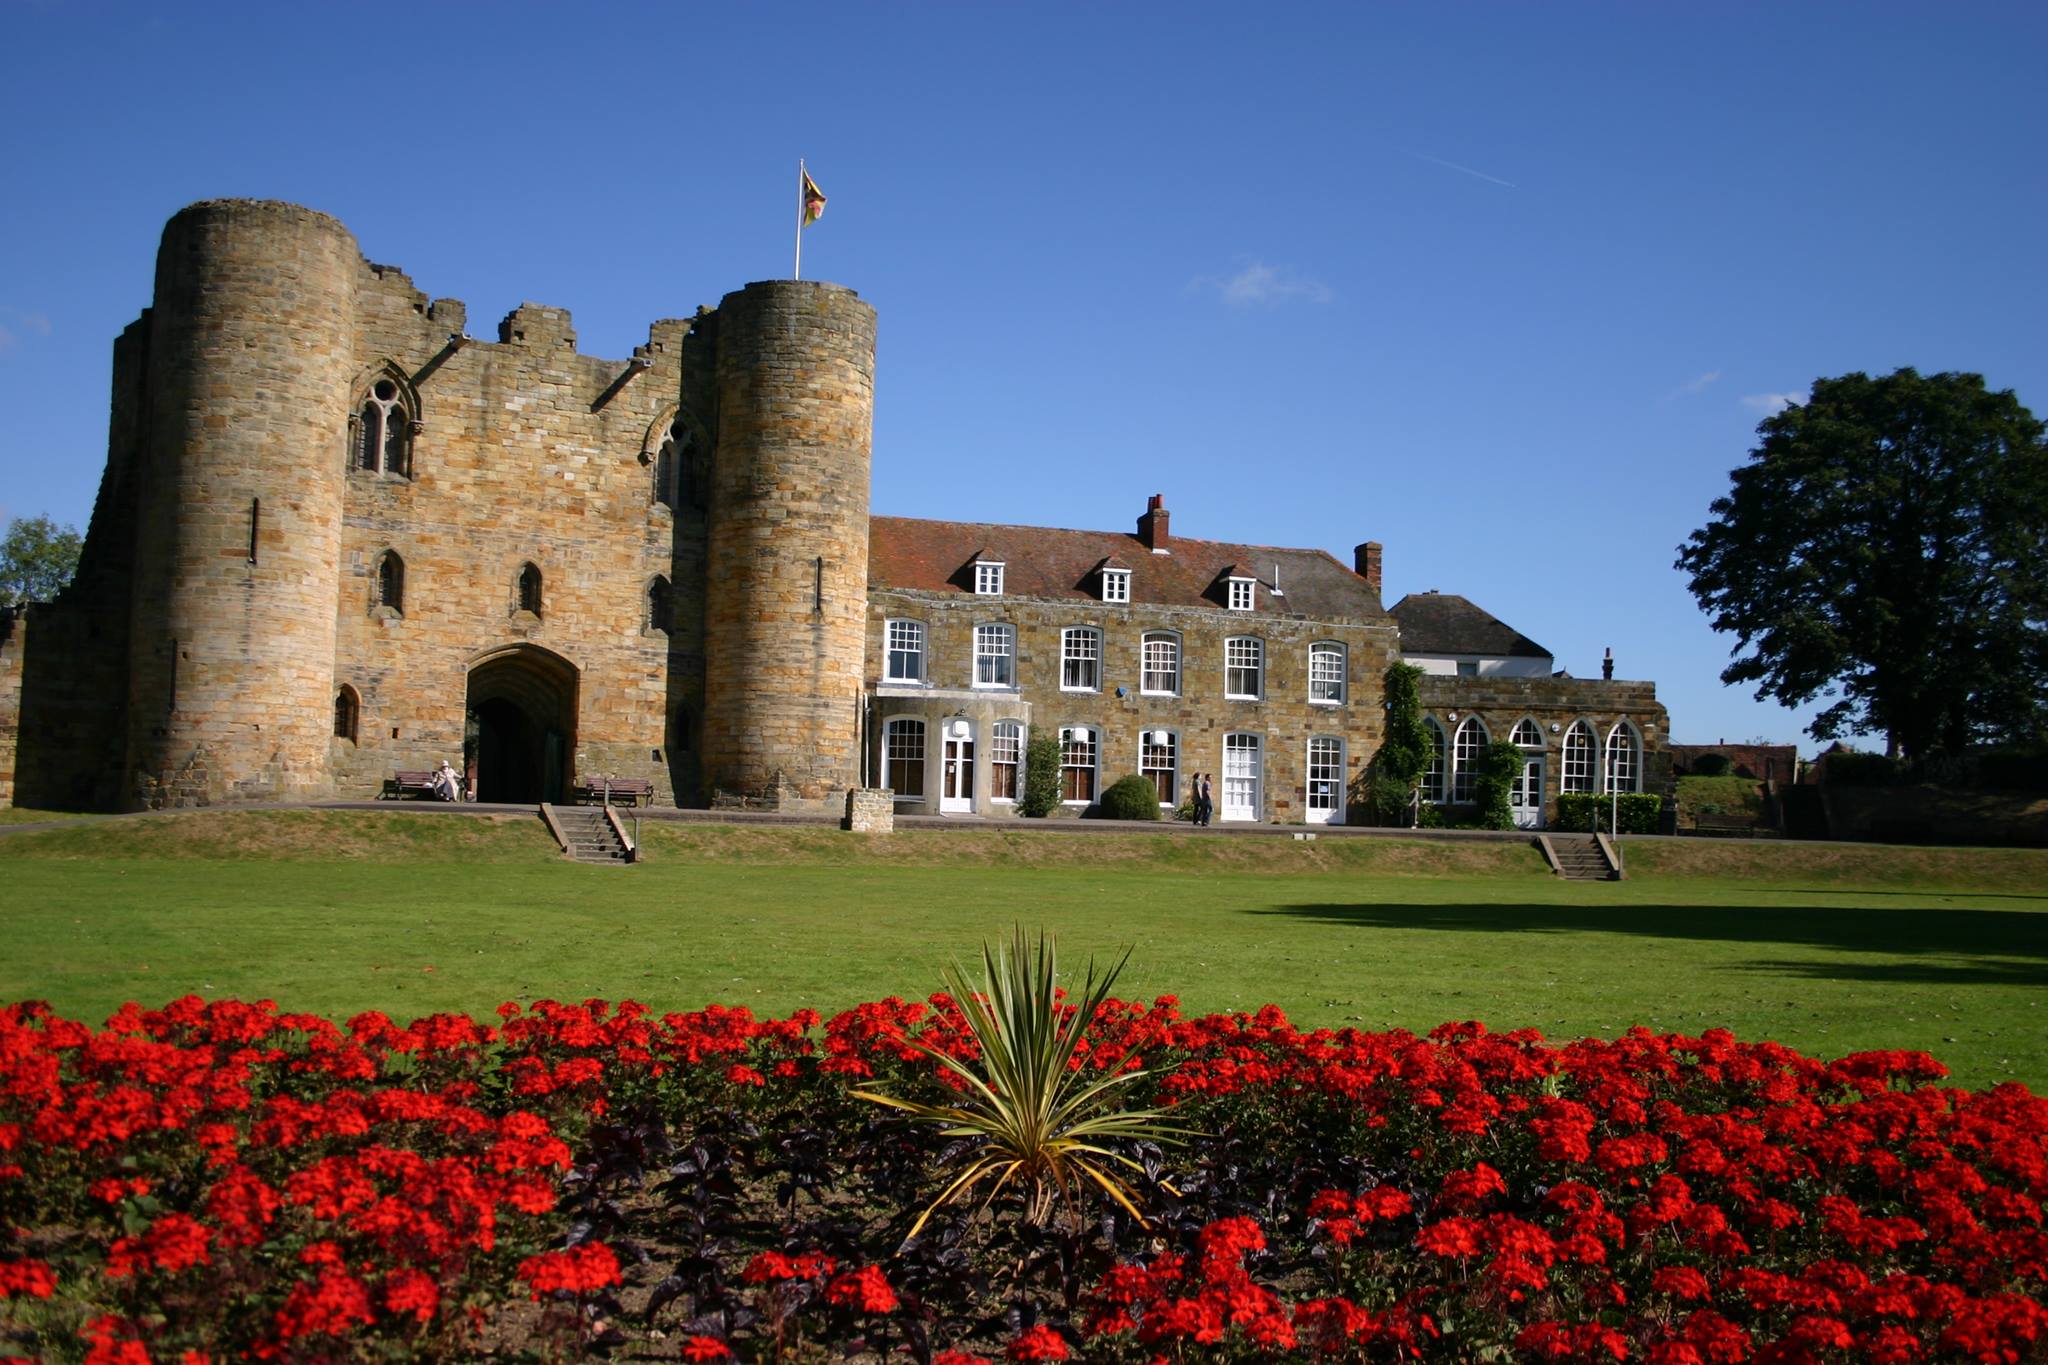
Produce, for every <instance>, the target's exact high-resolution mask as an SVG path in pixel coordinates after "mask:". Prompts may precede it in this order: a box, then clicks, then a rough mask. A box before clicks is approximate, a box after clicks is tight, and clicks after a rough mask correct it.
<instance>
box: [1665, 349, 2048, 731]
mask: <svg viewBox="0 0 2048 1365" xmlns="http://www.w3.org/2000/svg"><path fill="white" fill-rule="evenodd" d="M1757 435H1758V437H1759V438H1760V439H1759V442H1758V444H1757V446H1756V448H1755V449H1754V450H1752V451H1750V455H1749V463H1748V464H1746V465H1744V466H1743V467H1742V468H1740V469H1737V470H1735V471H1734V473H1733V474H1732V475H1731V478H1732V480H1733V485H1734V486H1733V488H1732V489H1731V490H1730V491H1729V493H1728V495H1727V496H1726V497H1723V498H1718V499H1716V500H1715V502H1714V504H1713V507H1712V509H1711V510H1712V513H1713V519H1712V520H1711V521H1709V522H1708V523H1707V525H1705V526H1704V527H1702V528H1701V529H1699V530H1697V531H1695V532H1693V533H1692V536H1691V538H1690V539H1689V540H1687V542H1686V543H1685V544H1684V545H1682V546H1680V547H1679V552H1678V567H1679V568H1681V569H1683V570H1685V571H1686V572H1687V573H1689V574H1690V575H1691V577H1692V592H1693V596H1695V597H1696V598H1698V599H1699V603H1700V607H1701V609H1702V610H1704V611H1705V612H1707V614H1708V615H1709V616H1710V617H1711V618H1712V620H1713V625H1714V629H1716V630H1719V631H1726V632H1729V633H1731V634H1733V635H1734V636H1735V637H1736V648H1735V651H1734V654H1735V661H1734V662H1733V663H1731V664H1730V665H1729V666H1728V667H1727V668H1726V669H1725V670H1723V671H1722V674H1721V680H1722V681H1723V682H1728V683H1747V682H1753V683H1755V684H1757V696H1758V697H1760V698H1776V699H1777V700H1779V701H1782V702H1784V703H1785V704H1786V705H1788V706H1796V705H1803V704H1805V703H1807V702H1810V701H1812V700H1814V699H1815V698H1818V697H1827V698H1828V699H1829V700H1830V704H1829V705H1828V706H1827V707H1826V708H1825V709H1824V710H1822V711H1821V713H1820V715H1819V716H1818V718H1817V719H1815V721H1814V723H1813V725H1812V726H1811V727H1810V728H1811V731H1812V734H1813V735H1814V737H1815V738H1816V739H1830V738H1833V737H1835V736H1837V735H1840V734H1842V733H1844V732H1846V731H1865V732H1872V731H1874V732H1878V733H1882V734H1884V735H1885V736H1886V739H1887V742H1888V746H1889V747H1890V749H1891V751H1892V752H1893V753H1895V754H1896V753H1903V754H1905V755H1907V756H1910V757H1913V758H1919V757H1923V756H1925V755H1927V754H1930V753H1935V752H1939V751H1948V752H1956V751H1959V750H1961V749H1963V748H1965V747H1966V746H1968V745H1970V744H1972V743H1977V742H1982V741H1986V740H2027V739H2035V738H2039V737H2040V736H2041V735H2042V733H2043V730H2044V718H2048V711H2044V690H2048V445H2044V442H2043V435H2042V424H2041V423H2040V422H2039V421H2038V420H2036V418H2035V417H2034V415H2033V414H2032V413H2031V412H2029V411H2027V409H2026V408H2024V407H2022V406H2021V405H2020V403H2019V400H2018V399H2016V398H2015V397H2014V396H2013V394H2012V391H2011V390H2010V389H2006V390H2000V391H1998V392H1992V391H1990V390H1988V389H1986V388H1985V387H1984V380H1983V377H1982V376H1981V375H1974V374H1935V375H1921V374H1919V373H1918V372H1916V371H1914V370H1911V369H1904V370H1899V371H1897V372H1896V373H1894V374H1890V375H1886V376H1884V377H1882V378H1877V379H1873V378H1871V377H1870V376H1869V375H1865V374H1848V375H1843V376H1842V377H1841V378H1839V379H1820V380H1816V381H1815V382H1814V385H1813V393H1812V396H1811V397H1810V398H1809V399H1808V400H1807V401H1806V402H1804V403H1800V404H1795V405H1793V406H1791V407H1788V408H1786V409H1784V410H1783V411H1782V412H1779V413H1776V414H1774V415H1772V416H1770V417H1767V418H1765V419H1764V421H1763V422H1762V423H1761V424H1760V425H1759V426H1758V427H1757Z"/></svg>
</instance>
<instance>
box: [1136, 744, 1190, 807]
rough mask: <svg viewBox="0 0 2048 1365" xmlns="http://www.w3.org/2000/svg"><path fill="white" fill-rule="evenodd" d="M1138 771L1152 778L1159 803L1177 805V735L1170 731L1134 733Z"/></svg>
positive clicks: (1178, 772)
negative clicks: (1136, 738) (1136, 744)
mask: <svg viewBox="0 0 2048 1365" xmlns="http://www.w3.org/2000/svg"><path fill="white" fill-rule="evenodd" d="M1138 772H1139V773H1140V774H1142V775H1143V776H1145V777H1149V778H1151V779H1152V785H1153V786H1154V787H1156V788H1157V789H1158V791H1159V804H1160V805H1162V806H1177V805H1179V804H1180V737H1179V736H1178V735H1176V734H1174V732H1173V731H1171V730H1141V731H1139V732H1138Z"/></svg>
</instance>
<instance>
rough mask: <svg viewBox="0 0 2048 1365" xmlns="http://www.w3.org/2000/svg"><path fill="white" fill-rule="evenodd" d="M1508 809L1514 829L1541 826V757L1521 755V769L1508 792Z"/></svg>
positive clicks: (1538, 827)
mask: <svg viewBox="0 0 2048 1365" xmlns="http://www.w3.org/2000/svg"><path fill="white" fill-rule="evenodd" d="M1508 809H1509V810H1511V811H1513V812H1514V817H1515V828H1516V829H1542V828H1543V758H1542V755H1540V754H1538V755H1534V756H1532V755H1529V754H1524V755H1523V756H1522V771H1521V774H1520V775H1519V776H1517V777H1516V778H1515V785H1514V787H1513V789H1512V790H1511V791H1509V792H1508Z"/></svg>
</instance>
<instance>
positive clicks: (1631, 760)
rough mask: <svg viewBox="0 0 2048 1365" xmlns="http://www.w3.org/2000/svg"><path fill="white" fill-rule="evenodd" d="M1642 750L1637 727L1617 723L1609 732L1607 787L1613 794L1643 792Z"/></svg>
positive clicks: (1623, 722)
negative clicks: (1637, 736) (1637, 735)
mask: <svg viewBox="0 0 2048 1365" xmlns="http://www.w3.org/2000/svg"><path fill="white" fill-rule="evenodd" d="M1642 772H1643V764H1642V749H1641V744H1640V741H1638V740H1637V739H1636V732H1635V727H1634V726H1632V725H1630V724H1629V723H1628V722H1627V721H1625V720H1624V721H1617V722H1615V726H1614V728H1613V729H1612V730H1609V731H1608V732H1607V786H1606V790H1608V791H1611V792H1632V791H1640V790H1641V782H1642Z"/></svg>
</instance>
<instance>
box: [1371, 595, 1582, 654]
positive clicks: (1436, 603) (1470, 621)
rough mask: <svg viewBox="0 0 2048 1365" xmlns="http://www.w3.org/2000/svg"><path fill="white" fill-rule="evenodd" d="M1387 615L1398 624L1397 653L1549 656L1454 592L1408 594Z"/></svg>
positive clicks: (1512, 629)
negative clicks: (1399, 637) (1398, 647)
mask: <svg viewBox="0 0 2048 1365" xmlns="http://www.w3.org/2000/svg"><path fill="white" fill-rule="evenodd" d="M1387 614H1388V615H1389V616H1391V617H1393V618H1394V620H1395V621H1396V622H1398V623H1399V624H1400V627H1401V652H1402V653H1403V654H1478V655H1483V656H1485V657H1487V658H1498V659H1548V658H1550V657H1552V656H1551V653H1550V651H1549V650H1547V649H1545V648H1544V647H1543V646H1542V645H1539V644H1537V643H1536V642H1535V641H1534V640H1532V639H1530V638H1529V637H1528V636H1526V635H1524V634H1522V632H1520V631H1519V630H1516V629H1515V628H1514V627H1513V626H1511V625H1509V624H1508V623H1507V622H1505V621H1503V620H1501V619H1500V618H1499V617H1497V616H1495V615H1493V613H1491V612H1489V611H1486V610H1485V609H1484V608H1482V607H1480V606H1478V605H1477V604H1476V603H1474V602H1473V601H1471V600H1470V599H1469V598H1464V597H1460V596H1458V595H1457V594H1456V593H1449V592H1414V593H1409V594H1408V595H1407V596H1406V597H1404V598H1402V599H1401V600H1400V601H1398V602H1396V603H1395V604H1394V605H1393V606H1392V607H1390V608H1389V609H1388V611H1387Z"/></svg>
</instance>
